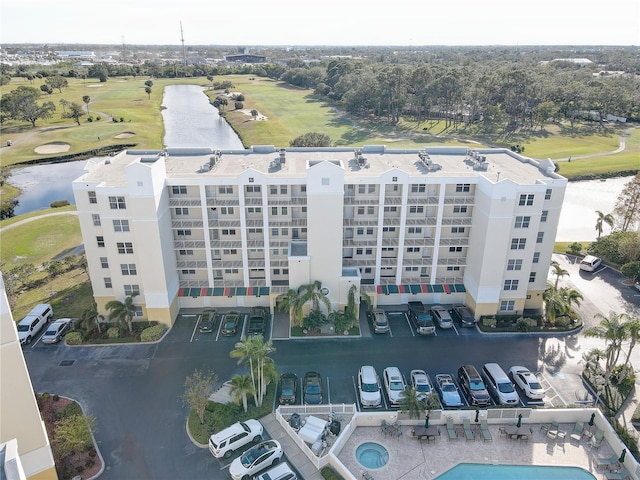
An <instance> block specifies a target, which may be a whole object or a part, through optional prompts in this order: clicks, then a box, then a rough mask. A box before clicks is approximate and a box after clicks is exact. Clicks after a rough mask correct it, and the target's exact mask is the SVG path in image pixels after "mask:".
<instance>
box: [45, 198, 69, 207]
mask: <svg viewBox="0 0 640 480" xmlns="http://www.w3.org/2000/svg"><path fill="white" fill-rule="evenodd" d="M67 205H69V200H56V201H55V202H51V203H50V204H49V206H50V207H51V208H60V207H66V206H67Z"/></svg>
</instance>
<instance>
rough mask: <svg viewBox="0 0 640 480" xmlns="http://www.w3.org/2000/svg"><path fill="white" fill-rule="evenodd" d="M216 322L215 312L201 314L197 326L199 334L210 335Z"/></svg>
mask: <svg viewBox="0 0 640 480" xmlns="http://www.w3.org/2000/svg"><path fill="white" fill-rule="evenodd" d="M215 320H216V311H215V310H205V311H204V312H202V318H201V319H200V325H198V330H199V331H200V333H211V332H213V329H214V327H215V324H216V322H215Z"/></svg>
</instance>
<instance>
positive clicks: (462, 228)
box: [451, 227, 464, 233]
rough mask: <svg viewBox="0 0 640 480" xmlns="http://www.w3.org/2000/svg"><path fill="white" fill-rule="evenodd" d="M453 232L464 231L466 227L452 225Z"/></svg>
mask: <svg viewBox="0 0 640 480" xmlns="http://www.w3.org/2000/svg"><path fill="white" fill-rule="evenodd" d="M451 233H464V227H451Z"/></svg>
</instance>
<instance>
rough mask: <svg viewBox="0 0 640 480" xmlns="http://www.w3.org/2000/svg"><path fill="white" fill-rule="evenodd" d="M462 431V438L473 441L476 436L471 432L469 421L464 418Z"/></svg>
mask: <svg viewBox="0 0 640 480" xmlns="http://www.w3.org/2000/svg"><path fill="white" fill-rule="evenodd" d="M462 429H463V430H464V436H465V437H466V439H467V440H475V438H476V436H475V435H474V433H473V430H471V420H470V419H468V418H464V419H463V420H462Z"/></svg>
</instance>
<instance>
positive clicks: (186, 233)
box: [177, 229, 191, 237]
mask: <svg viewBox="0 0 640 480" xmlns="http://www.w3.org/2000/svg"><path fill="white" fill-rule="evenodd" d="M177 233H178V236H179V237H190V236H191V230H189V229H178V231H177Z"/></svg>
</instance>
